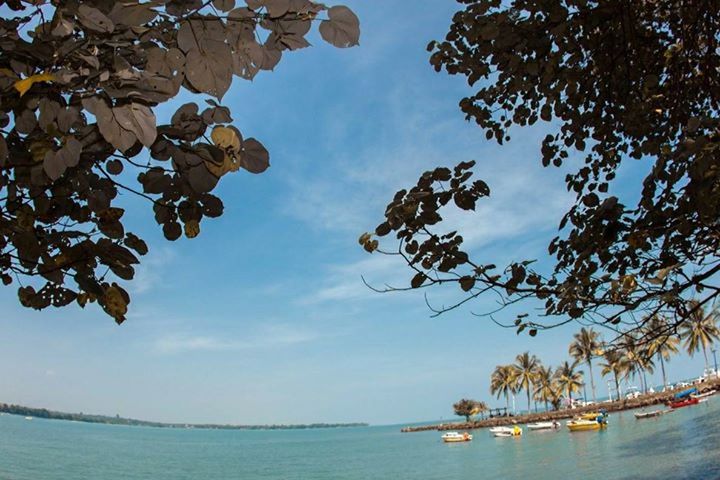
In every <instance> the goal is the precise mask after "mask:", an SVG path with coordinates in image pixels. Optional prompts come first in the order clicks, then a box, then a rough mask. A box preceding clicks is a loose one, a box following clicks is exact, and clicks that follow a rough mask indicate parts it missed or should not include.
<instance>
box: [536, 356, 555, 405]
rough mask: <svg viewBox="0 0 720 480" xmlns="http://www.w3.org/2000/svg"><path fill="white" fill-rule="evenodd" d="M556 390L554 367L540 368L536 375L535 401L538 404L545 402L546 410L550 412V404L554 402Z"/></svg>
mask: <svg viewBox="0 0 720 480" xmlns="http://www.w3.org/2000/svg"><path fill="white" fill-rule="evenodd" d="M555 390H556V388H555V384H554V381H553V369H552V367H545V366H543V365H540V366H538V368H537V373H536V375H535V383H534V389H533V399H534V400H535V401H537V402H545V410H549V408H548V402H552V400H553V398H554V397H555V395H556V392H555Z"/></svg>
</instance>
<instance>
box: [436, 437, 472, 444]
mask: <svg viewBox="0 0 720 480" xmlns="http://www.w3.org/2000/svg"><path fill="white" fill-rule="evenodd" d="M471 441H472V437H470V438H443V442H445V443H462V442H471Z"/></svg>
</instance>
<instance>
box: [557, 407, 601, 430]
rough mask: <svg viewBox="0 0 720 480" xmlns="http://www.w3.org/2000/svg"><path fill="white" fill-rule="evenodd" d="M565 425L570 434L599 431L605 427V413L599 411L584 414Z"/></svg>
mask: <svg viewBox="0 0 720 480" xmlns="http://www.w3.org/2000/svg"><path fill="white" fill-rule="evenodd" d="M566 425H567V427H568V429H570V431H571V432H583V431H587V430H600V429H601V428H606V427H607V412H605V411H604V410H601V411H599V412H593V413H585V414H582V415H580V416H578V417H577V418H574V419H572V420H569V421H568V422H567V424H566Z"/></svg>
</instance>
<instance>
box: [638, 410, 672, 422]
mask: <svg viewBox="0 0 720 480" xmlns="http://www.w3.org/2000/svg"><path fill="white" fill-rule="evenodd" d="M669 411H671V410H652V411H650V412H635V413H634V414H633V415H635V418H637V419H638V420H642V419H643V418H652V417H659V416H660V415H662V414H663V413H667V412H669Z"/></svg>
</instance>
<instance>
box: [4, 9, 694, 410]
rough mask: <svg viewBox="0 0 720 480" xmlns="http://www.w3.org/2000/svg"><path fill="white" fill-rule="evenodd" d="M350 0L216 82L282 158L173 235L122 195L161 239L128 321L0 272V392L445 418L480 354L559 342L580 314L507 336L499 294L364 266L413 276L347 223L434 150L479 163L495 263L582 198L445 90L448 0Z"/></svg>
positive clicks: (478, 393)
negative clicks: (467, 299)
mask: <svg viewBox="0 0 720 480" xmlns="http://www.w3.org/2000/svg"><path fill="white" fill-rule="evenodd" d="M346 3H347V5H349V6H350V7H351V8H352V9H353V10H354V11H355V12H356V13H357V14H358V16H359V17H360V19H361V24H362V37H361V45H360V47H357V48H354V49H350V50H339V49H335V48H333V47H331V46H329V45H327V44H325V43H324V42H322V41H321V40H320V39H319V38H317V36H313V37H312V38H311V41H312V43H313V45H314V46H313V47H312V48H309V49H306V50H302V51H299V52H295V53H291V54H287V55H285V56H284V58H283V60H282V62H281V63H280V65H279V66H278V68H277V69H276V71H275V72H274V73H270V74H268V73H266V72H264V73H261V74H260V75H259V76H258V77H257V78H256V79H255V81H254V82H252V83H249V82H244V81H241V80H239V79H236V80H235V82H234V83H233V86H232V88H231V90H230V91H229V92H228V93H227V94H226V96H225V98H224V99H223V100H224V101H223V104H225V105H227V106H229V107H230V108H231V110H232V111H233V116H234V119H235V125H236V126H237V127H238V128H239V129H240V130H241V131H242V132H243V134H244V136H245V137H249V136H254V137H257V138H259V139H260V140H261V141H262V142H263V143H264V144H265V145H266V147H267V148H268V150H269V151H270V154H271V164H272V166H271V168H270V169H269V170H268V171H267V172H266V173H265V174H263V175H259V176H253V175H250V174H245V173H238V174H235V175H231V176H226V177H225V178H223V180H222V181H221V183H220V185H219V187H218V189H217V190H216V193H218V194H219V195H220V196H221V197H222V198H223V200H224V202H225V214H224V215H223V216H222V217H221V218H219V219H215V220H210V219H209V220H206V221H203V223H202V225H201V228H202V232H201V234H200V236H199V237H198V238H196V239H194V240H187V239H181V240H179V241H177V242H172V243H171V242H167V241H165V240H164V239H163V237H162V233H161V231H160V229H159V228H157V226H156V224H155V222H154V220H153V216H152V210H151V208H150V206H149V205H147V204H145V203H143V202H142V201H141V200H139V199H134V198H130V197H128V198H124V199H123V201H124V202H125V204H126V206H127V207H128V212H127V214H126V217H125V218H126V219H127V222H128V226H129V227H130V230H132V231H134V232H135V233H138V234H140V235H141V236H142V237H143V238H145V239H146V240H147V242H148V244H149V245H150V248H151V252H150V253H149V254H148V256H147V257H145V258H144V263H143V265H142V266H141V267H140V269H139V272H138V276H137V279H136V281H135V282H134V283H133V284H130V285H129V290H130V291H131V293H132V294H133V302H132V304H131V312H130V315H129V317H128V320H127V321H126V322H125V323H124V324H123V325H122V326H120V327H118V326H116V325H115V324H114V322H113V321H112V320H111V319H110V318H108V317H107V316H105V315H104V314H103V313H101V311H100V310H99V308H97V307H96V306H91V307H88V308H87V309H86V310H81V309H80V308H79V307H70V308H66V309H61V310H47V311H44V312H42V313H38V312H34V311H31V310H27V309H24V308H22V307H20V306H19V305H18V303H17V300H16V292H15V290H14V289H12V288H10V289H8V288H5V289H1V290H0V302H2V305H3V309H2V315H0V392H1V393H0V401H4V402H13V403H21V404H26V405H32V406H42V407H47V408H51V409H57V410H64V411H83V412H95V413H105V414H112V415H114V414H116V413H119V414H120V415H122V416H130V417H135V418H145V419H152V420H159V421H187V422H218V423H304V422H316V421H325V422H335V421H368V422H371V423H398V422H409V421H417V420H425V419H438V418H450V417H451V416H452V408H451V405H452V403H453V402H454V401H456V400H457V399H459V398H461V397H472V398H477V399H481V400H486V401H489V400H491V397H490V394H489V391H488V383H489V375H490V372H491V371H492V369H493V368H494V366H495V365H497V364H500V363H509V362H511V361H512V360H513V359H514V357H515V355H516V354H518V353H520V352H522V351H524V350H530V351H531V352H533V353H535V354H537V355H538V356H539V357H540V358H541V359H542V360H543V362H544V363H546V364H549V365H556V364H558V363H559V362H560V361H562V360H564V359H565V358H566V357H567V344H568V343H569V341H570V339H571V337H572V333H574V332H575V331H576V330H577V329H578V328H579V326H577V325H571V326H568V327H564V328H561V329H557V330H554V331H551V332H547V333H542V334H541V335H539V336H538V337H536V338H534V339H532V338H529V337H526V336H522V337H517V336H516V335H515V333H514V332H513V331H512V330H505V329H501V328H499V327H497V326H495V325H494V324H492V323H491V322H490V321H489V320H486V319H480V318H476V317H474V316H472V315H471V314H470V312H471V311H475V312H479V311H483V309H484V308H488V307H490V306H491V303H476V304H474V305H472V306H471V307H469V308H466V309H460V310H456V311H453V312H450V313H448V314H446V315H443V316H441V317H439V318H431V317H430V311H429V310H428V309H427V307H426V306H425V304H424V301H423V299H422V297H421V296H420V295H418V294H416V293H415V292H411V293H405V294H394V295H379V294H376V293H373V292H371V291H370V290H369V289H367V288H366V287H365V286H364V285H363V284H362V282H361V275H363V276H365V278H367V279H368V280H369V281H370V282H371V283H374V284H382V283H383V282H390V283H393V284H394V285H402V284H403V282H405V283H406V282H407V281H409V276H408V275H407V270H405V269H404V268H403V267H402V265H400V264H398V263H397V262H394V261H392V260H389V259H387V258H383V257H379V256H372V255H368V254H366V253H365V252H364V251H363V250H362V249H361V248H360V247H359V245H358V244H357V237H358V236H359V234H360V233H362V232H364V231H367V230H372V229H373V228H374V226H375V225H376V224H377V223H378V222H379V221H380V220H381V218H382V212H383V209H384V206H385V204H386V203H387V202H388V201H389V200H390V199H391V198H392V195H393V193H394V192H395V191H396V190H398V189H399V188H402V187H406V186H410V185H412V184H413V182H414V181H415V180H416V178H417V177H418V175H419V174H420V173H422V171H424V170H425V169H429V168H433V167H435V166H438V165H454V164H455V163H457V162H459V161H462V160H468V159H476V160H477V161H478V168H477V172H478V175H479V176H480V177H482V178H484V179H485V180H486V181H488V183H489V185H490V187H491V189H492V191H493V194H492V197H491V199H490V200H489V201H487V202H483V203H482V205H481V206H480V207H479V208H478V210H477V212H476V213H475V214H471V215H468V214H463V215H451V221H452V222H453V223H455V224H457V225H458V226H459V227H461V228H462V229H463V232H464V236H465V238H466V241H467V243H468V245H469V246H470V247H471V249H472V251H473V252H475V253H476V254H477V255H479V256H480V258H482V259H487V260H491V261H494V262H495V263H497V264H503V263H504V262H507V261H508V260H518V259H525V258H541V257H542V255H543V252H544V251H545V248H546V245H547V242H548V241H549V239H550V238H552V236H553V235H554V233H555V229H556V225H557V223H558V221H559V219H560V216H561V214H562V212H563V211H564V209H565V208H566V207H567V206H568V205H569V202H570V201H571V200H572V199H571V197H570V196H569V195H568V194H567V193H565V188H564V185H563V182H562V178H563V174H562V172H559V171H557V170H552V169H543V168H541V166H540V161H539V142H540V140H541V139H542V138H543V136H544V135H545V132H546V130H545V129H546V128H547V127H546V126H542V125H541V126H536V127H535V128H529V129H523V130H516V131H513V132H512V137H513V138H512V141H511V142H510V143H509V144H507V145H506V146H504V147H498V146H497V145H495V144H492V143H489V142H486V141H485V140H484V135H483V132H481V131H479V130H478V129H477V128H476V127H474V126H473V125H470V124H467V123H466V122H465V121H464V119H463V115H462V113H461V112H460V110H459V108H458V106H457V103H458V101H459V100H460V98H462V96H463V94H464V93H466V92H467V91H468V90H467V87H466V85H465V84H464V83H463V81H462V79H461V78H451V77H449V76H447V75H446V74H444V73H441V74H438V73H435V72H434V70H433V69H432V68H431V67H430V66H429V64H428V54H427V52H426V51H425V47H426V45H427V43H428V42H429V41H430V40H432V39H441V38H442V37H443V36H444V33H445V32H446V30H447V28H448V26H449V24H450V19H451V17H452V14H453V13H454V11H455V10H456V4H455V3H454V2H451V1H442V2H441V1H437V0H424V1H416V2H413V4H412V8H408V6H409V4H408V2H406V1H401V0H396V1H385V2H367V1H365V2H362V1H348V2H346ZM185 101H188V98H187V97H183V98H179V99H178V102H177V103H176V104H175V105H174V106H173V108H172V109H165V110H164V111H160V112H159V115H160V116H162V115H169V113H168V112H172V111H174V108H175V107H177V106H178V105H179V104H181V103H184V102H185ZM197 101H198V103H200V101H201V100H200V99H198V100H197ZM165 118H167V117H165ZM642 168H643V166H642V165H640V166H634V167H633V168H631V169H629V171H628V172H627V174H626V176H627V177H628V178H630V179H631V180H632V179H633V178H637V176H636V174H637V172H636V171H635V170H642ZM624 193H626V194H627V195H631V194H632V192H631V191H627V192H624ZM431 299H432V301H434V302H437V304H442V303H443V302H449V301H451V295H450V292H441V291H436V292H434V293H431ZM490 301H491V299H487V300H483V302H490ZM702 364H703V361H702V355H700V356H696V357H695V358H694V359H688V358H685V357H678V358H675V359H673V361H672V362H671V363H670V365H669V366H668V371H669V374H670V376H671V378H685V377H689V376H693V375H697V374H698V372H699V371H701V369H702ZM596 376H597V375H596ZM655 378H659V376H656V377H655ZM596 382H597V383H598V385H599V387H598V392H599V393H600V394H605V393H606V387H605V383H604V382H602V381H597V380H596ZM658 382H659V380H658ZM491 403H494V404H496V405H498V406H499V405H502V404H503V403H504V402H503V401H497V400H493V402H491Z"/></svg>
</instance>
